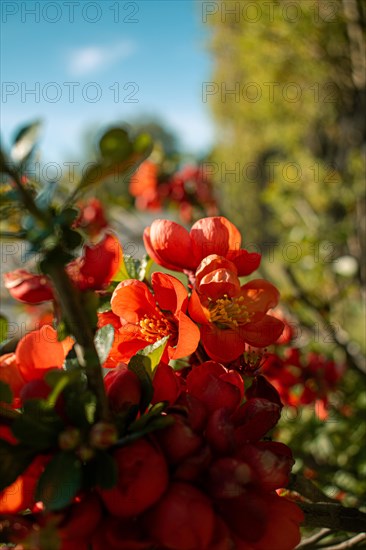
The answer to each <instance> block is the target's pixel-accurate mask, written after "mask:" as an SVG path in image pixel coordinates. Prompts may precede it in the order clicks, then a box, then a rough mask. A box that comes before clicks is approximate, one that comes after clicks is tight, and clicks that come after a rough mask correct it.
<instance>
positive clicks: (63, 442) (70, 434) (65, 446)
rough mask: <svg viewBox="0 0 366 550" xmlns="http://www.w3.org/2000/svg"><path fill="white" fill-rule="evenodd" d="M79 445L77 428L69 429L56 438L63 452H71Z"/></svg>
mask: <svg viewBox="0 0 366 550" xmlns="http://www.w3.org/2000/svg"><path fill="white" fill-rule="evenodd" d="M79 443H80V432H79V430H78V429H77V428H73V427H69V428H66V429H65V430H63V431H62V432H61V433H60V435H59V436H58V444H59V447H60V449H62V450H63V451H72V450H73V449H76V447H77V446H78V445H79Z"/></svg>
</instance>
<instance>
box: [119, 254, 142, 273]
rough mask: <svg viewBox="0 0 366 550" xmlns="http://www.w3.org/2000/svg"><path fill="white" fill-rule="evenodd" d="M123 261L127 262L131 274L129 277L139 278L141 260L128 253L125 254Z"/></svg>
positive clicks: (128, 271)
mask: <svg viewBox="0 0 366 550" xmlns="http://www.w3.org/2000/svg"><path fill="white" fill-rule="evenodd" d="M123 261H124V263H125V266H126V269H127V273H128V274H129V276H130V277H129V278H130V279H138V278H139V271H140V261H139V260H136V259H135V258H133V257H132V256H129V255H127V254H125V255H124V256H123Z"/></svg>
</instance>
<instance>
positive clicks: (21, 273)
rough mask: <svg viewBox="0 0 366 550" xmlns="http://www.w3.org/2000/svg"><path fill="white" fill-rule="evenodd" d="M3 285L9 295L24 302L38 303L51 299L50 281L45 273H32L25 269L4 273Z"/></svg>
mask: <svg viewBox="0 0 366 550" xmlns="http://www.w3.org/2000/svg"><path fill="white" fill-rule="evenodd" d="M3 277H4V283H5V287H6V288H7V289H8V290H9V292H10V294H11V296H12V297H13V298H15V299H16V300H19V301H20V302H24V303H26V304H39V303H40V302H46V301H47V300H53V290H52V286H51V282H50V280H49V279H48V277H46V276H45V275H34V274H33V273H29V272H28V271H27V270H25V269H16V270H15V271H10V272H9V273H4V276H3Z"/></svg>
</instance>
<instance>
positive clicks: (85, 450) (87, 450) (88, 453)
mask: <svg viewBox="0 0 366 550" xmlns="http://www.w3.org/2000/svg"><path fill="white" fill-rule="evenodd" d="M94 454H95V451H94V449H92V448H91V447H88V446H87V445H81V447H79V448H78V450H77V455H78V457H79V458H80V460H82V461H83V462H89V460H91V459H92V458H93V457H94Z"/></svg>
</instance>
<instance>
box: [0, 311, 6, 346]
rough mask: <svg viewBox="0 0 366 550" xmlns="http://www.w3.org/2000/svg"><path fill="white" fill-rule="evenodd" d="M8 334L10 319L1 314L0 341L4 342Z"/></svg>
mask: <svg viewBox="0 0 366 550" xmlns="http://www.w3.org/2000/svg"><path fill="white" fill-rule="evenodd" d="M7 335H8V320H7V319H6V317H4V316H3V315H0V342H3V341H4V340H5V339H6V337H7Z"/></svg>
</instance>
